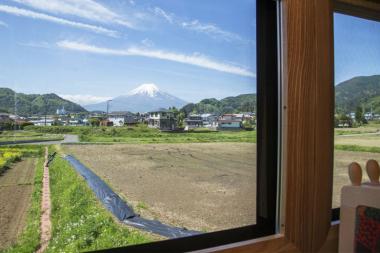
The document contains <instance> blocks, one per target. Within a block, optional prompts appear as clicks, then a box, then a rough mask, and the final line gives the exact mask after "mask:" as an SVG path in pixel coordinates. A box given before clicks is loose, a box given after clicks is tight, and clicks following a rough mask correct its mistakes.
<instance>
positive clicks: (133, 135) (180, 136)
mask: <svg viewBox="0 0 380 253" xmlns="http://www.w3.org/2000/svg"><path fill="white" fill-rule="evenodd" d="M28 129H29V130H31V131H35V132H42V133H49V134H64V133H71V134H77V135H79V138H80V140H81V141H84V142H110V143H112V142H120V143H131V144H139V143H194V142H195V143H198V142H252V143H255V142H256V131H244V130H241V131H210V130H208V129H207V130H206V129H204V128H202V129H199V130H198V129H197V130H191V131H189V132H182V133H181V132H180V133H178V132H161V131H159V130H158V129H152V128H148V127H147V126H146V125H143V124H141V125H137V126H133V127H127V126H125V127H89V126H76V127H70V126H50V127H49V126H47V127H37V126H29V127H28Z"/></svg>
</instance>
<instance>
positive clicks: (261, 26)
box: [100, 0, 280, 252]
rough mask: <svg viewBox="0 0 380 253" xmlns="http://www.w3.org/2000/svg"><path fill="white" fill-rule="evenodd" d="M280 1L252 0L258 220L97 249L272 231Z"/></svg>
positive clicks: (185, 244)
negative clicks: (254, 36) (255, 55)
mask: <svg viewBox="0 0 380 253" xmlns="http://www.w3.org/2000/svg"><path fill="white" fill-rule="evenodd" d="M278 7H279V2H278V1H268V0H257V1H256V28H257V29H256V40H257V41H256V52H257V53H256V54H257V58H256V62H257V64H256V65H257V71H256V74H257V79H256V80H257V82H256V83H257V85H256V87H257V91H256V94H257V138H256V139H257V142H256V147H257V172H256V185H257V189H256V224H255V225H249V226H244V227H239V228H233V229H228V230H223V231H217V232H210V233H205V234H200V235H195V236H190V237H183V238H177V239H170V240H163V241H158V242H152V243H146V244H139V245H131V246H126V247H120V248H113V249H104V250H100V251H101V252H125V251H131V252H147V251H148V252H163V251H164V252H183V251H194V250H201V249H207V248H212V247H216V246H221V245H226V244H230V243H236V242H241V241H246V240H250V239H255V238H259V237H264V236H268V235H273V234H275V233H276V232H277V229H278V224H277V223H278V216H279V214H278V212H279V208H278V207H279V198H278V191H279V190H278V189H279V183H278V175H279V173H280V168H279V167H280V166H279V163H278V161H279V153H280V149H279V144H280V142H279V136H280V134H279V132H280V131H279V127H280V124H279V118H280V116H279V112H280V110H279V105H280V101H279V99H280V85H279V59H278V55H279V53H278V45H279V44H278V37H279V36H278V27H279V25H278V24H279V16H278V14H279V11H278V10H279V9H278Z"/></svg>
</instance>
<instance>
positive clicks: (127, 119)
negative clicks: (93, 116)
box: [108, 112, 139, 126]
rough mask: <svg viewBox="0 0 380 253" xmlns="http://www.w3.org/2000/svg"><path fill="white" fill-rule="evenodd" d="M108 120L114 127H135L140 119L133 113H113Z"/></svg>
mask: <svg viewBox="0 0 380 253" xmlns="http://www.w3.org/2000/svg"><path fill="white" fill-rule="evenodd" d="M108 120H109V121H111V122H112V124H113V126H124V125H134V124H137V123H138V120H139V119H138V117H137V116H136V115H134V114H133V113H131V112H112V113H110V114H109V116H108Z"/></svg>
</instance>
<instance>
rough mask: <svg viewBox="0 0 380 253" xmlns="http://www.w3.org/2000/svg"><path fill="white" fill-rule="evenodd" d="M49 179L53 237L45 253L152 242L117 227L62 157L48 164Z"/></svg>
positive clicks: (122, 227)
mask: <svg viewBox="0 0 380 253" xmlns="http://www.w3.org/2000/svg"><path fill="white" fill-rule="evenodd" d="M50 180H51V182H50V185H51V194H52V222H53V237H52V239H51V241H50V244H49V247H48V249H47V251H46V252H56V251H58V249H59V251H61V252H78V251H89V250H99V249H105V248H114V247H120V246H126V245H133V244H139V243H144V242H149V241H151V240H152V239H151V238H150V237H149V236H148V235H146V234H143V233H141V232H138V231H136V230H133V229H130V228H128V227H126V226H124V225H121V224H118V223H117V222H116V221H115V220H114V218H113V217H112V216H111V214H110V213H109V212H108V211H107V210H106V209H105V208H104V207H103V206H102V205H101V204H100V202H98V200H97V199H96V197H95V195H94V193H93V192H92V191H91V190H90V188H89V187H88V186H87V183H86V182H85V181H84V180H83V179H82V178H81V177H80V176H79V175H78V174H77V173H76V172H75V170H74V169H73V168H72V167H71V166H70V165H69V163H68V162H66V161H65V160H64V159H63V158H60V157H56V158H55V159H54V161H53V162H52V163H51V166H50Z"/></svg>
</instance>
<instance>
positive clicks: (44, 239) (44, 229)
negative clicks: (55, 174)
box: [37, 147, 52, 253]
mask: <svg viewBox="0 0 380 253" xmlns="http://www.w3.org/2000/svg"><path fill="white" fill-rule="evenodd" d="M48 154H49V151H48V148H47V147H45V163H44V175H43V179H42V202H41V212H42V215H41V224H40V226H41V239H40V240H41V242H40V248H39V249H38V250H37V253H42V252H44V251H45V250H46V248H47V246H48V244H49V241H50V238H51V230H52V229H51V220H50V215H51V202H50V182H49V167H48Z"/></svg>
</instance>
